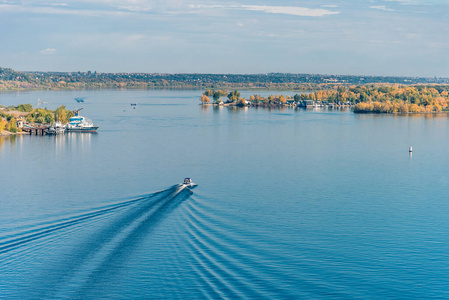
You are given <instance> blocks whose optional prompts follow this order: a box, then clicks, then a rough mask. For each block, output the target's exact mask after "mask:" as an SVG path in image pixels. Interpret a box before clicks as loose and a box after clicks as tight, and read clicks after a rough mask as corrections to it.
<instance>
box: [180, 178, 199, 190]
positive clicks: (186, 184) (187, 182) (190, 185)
mask: <svg viewBox="0 0 449 300" xmlns="http://www.w3.org/2000/svg"><path fill="white" fill-rule="evenodd" d="M197 185H198V184H196V183H194V182H193V181H192V179H190V178H184V182H183V183H182V186H184V187H188V188H194V187H196V186H197Z"/></svg>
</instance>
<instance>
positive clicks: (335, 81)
mask: <svg viewBox="0 0 449 300" xmlns="http://www.w3.org/2000/svg"><path fill="white" fill-rule="evenodd" d="M371 83H376V84H377V83H390V84H406V85H411V84H429V83H433V84H449V79H448V78H436V77H432V78H426V77H393V76H390V77H388V76H351V75H322V74H291V73H267V74H166V73H100V72H95V71H93V72H91V71H88V72H80V71H77V72H18V71H15V70H12V69H9V68H1V67H0V91H6V90H17V89H44V90H45V89H100V88H139V89H156V88H171V89H192V88H193V89H219V90H220V89H236V88H237V89H238V88H246V89H268V90H270V89H271V90H298V91H306V90H312V89H313V90H315V89H319V90H320V89H336V88H337V87H338V86H340V85H345V86H350V85H366V84H371Z"/></svg>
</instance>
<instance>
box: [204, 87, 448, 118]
mask: <svg viewBox="0 0 449 300" xmlns="http://www.w3.org/2000/svg"><path fill="white" fill-rule="evenodd" d="M224 96H227V99H226V100H225V102H226V103H231V104H234V105H242V106H243V105H271V104H276V105H285V104H287V103H296V104H299V103H300V102H302V101H305V100H312V101H319V102H323V103H328V104H330V103H337V104H351V105H354V112H356V113H398V112H439V111H442V110H445V109H447V107H448V104H449V85H413V86H407V85H385V84H382V85H363V86H361V85H358V86H355V85H353V86H349V87H345V86H339V87H338V88H336V89H332V90H329V89H322V90H315V91H313V92H309V93H299V94H295V95H294V96H284V95H270V96H268V97H262V96H260V95H257V94H255V95H251V96H250V98H249V99H248V100H246V99H245V98H240V93H239V92H238V91H237V90H234V91H232V92H228V91H227V90H210V89H208V90H206V91H204V92H203V95H202V96H201V98H200V101H201V102H202V103H203V104H206V103H211V100H210V97H212V99H213V103H214V104H219V103H221V102H224V101H223V100H222V99H221V97H224Z"/></svg>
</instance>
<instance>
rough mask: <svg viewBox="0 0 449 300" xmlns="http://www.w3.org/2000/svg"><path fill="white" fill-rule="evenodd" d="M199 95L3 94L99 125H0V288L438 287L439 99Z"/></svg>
mask: <svg viewBox="0 0 449 300" xmlns="http://www.w3.org/2000/svg"><path fill="white" fill-rule="evenodd" d="M273 93H274V94H276V92H273ZM251 94H252V92H242V96H246V97H249V95H251ZM260 94H262V95H265V96H266V95H268V92H261V93H260ZM284 94H286V93H284ZM289 94H293V93H289ZM200 95H201V91H191V90H188V91H167V90H157V91H151V90H150V91H146V90H145V91H144V90H100V91H46V92H38V91H36V92H22V93H3V94H0V104H3V105H12V104H14V105H17V104H20V103H31V104H33V105H35V104H36V101H37V99H38V98H40V99H41V100H43V101H46V102H49V103H48V104H43V106H47V107H49V108H52V109H55V108H57V107H58V106H60V105H66V107H67V108H69V109H75V108H77V107H78V108H79V107H83V108H84V109H83V110H82V111H81V112H80V114H81V115H83V116H85V117H88V118H90V119H92V120H93V121H94V123H96V124H98V125H99V126H100V128H99V130H98V133H97V134H88V133H84V134H79V133H72V134H65V135H61V136H43V137H42V136H34V135H33V136H28V135H25V136H15V137H11V138H0V170H1V176H0V298H8V299H10V298H12V299H15V298H18V299H49V298H50V299H52V298H55V299H73V298H75V299H121V298H128V299H136V298H156V299H167V298H170V299H172V298H176V299H203V298H205V299H216V298H227V299H235V298H251V299H259V298H266V299H291V298H297V299H326V298H332V299H334V298H339V299H398V298H401V299H412V298H413V299H430V298H435V299H443V298H446V299H447V298H449V284H448V283H449V192H448V191H449V171H448V166H449V119H448V116H447V114H434V115H419V116H414V115H401V116H393V115H357V114H353V113H352V112H351V111H339V110H326V109H322V110H295V109H293V108H286V109H282V110H278V109H272V110H267V109H256V108H249V109H232V108H227V107H220V108H215V107H201V106H200V105H198V104H199V101H198V99H199V97H200ZM75 97H86V99H85V103H82V104H78V103H76V102H75V101H74V98H75ZM131 103H137V106H136V107H135V108H134V107H132V106H131V105H130V104H131ZM41 105H42V104H41ZM410 146H413V150H414V151H413V155H410V154H409V151H408V150H409V147H410ZM184 177H191V178H192V179H193V181H194V182H196V183H197V184H198V187H196V188H195V189H193V190H192V191H190V190H188V189H187V188H184V189H182V188H180V187H178V186H176V185H177V184H178V183H180V182H181V181H182V180H183V179H184Z"/></svg>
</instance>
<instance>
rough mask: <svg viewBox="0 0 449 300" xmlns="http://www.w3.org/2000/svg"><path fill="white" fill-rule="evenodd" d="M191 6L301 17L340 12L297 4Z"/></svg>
mask: <svg viewBox="0 0 449 300" xmlns="http://www.w3.org/2000/svg"><path fill="white" fill-rule="evenodd" d="M191 8H224V9H240V10H250V11H261V12H265V13H270V14H286V15H293V16H301V17H323V16H327V15H336V14H339V13H340V12H339V11H331V10H327V9H320V8H317V9H315V8H306V7H297V6H268V5H191Z"/></svg>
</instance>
